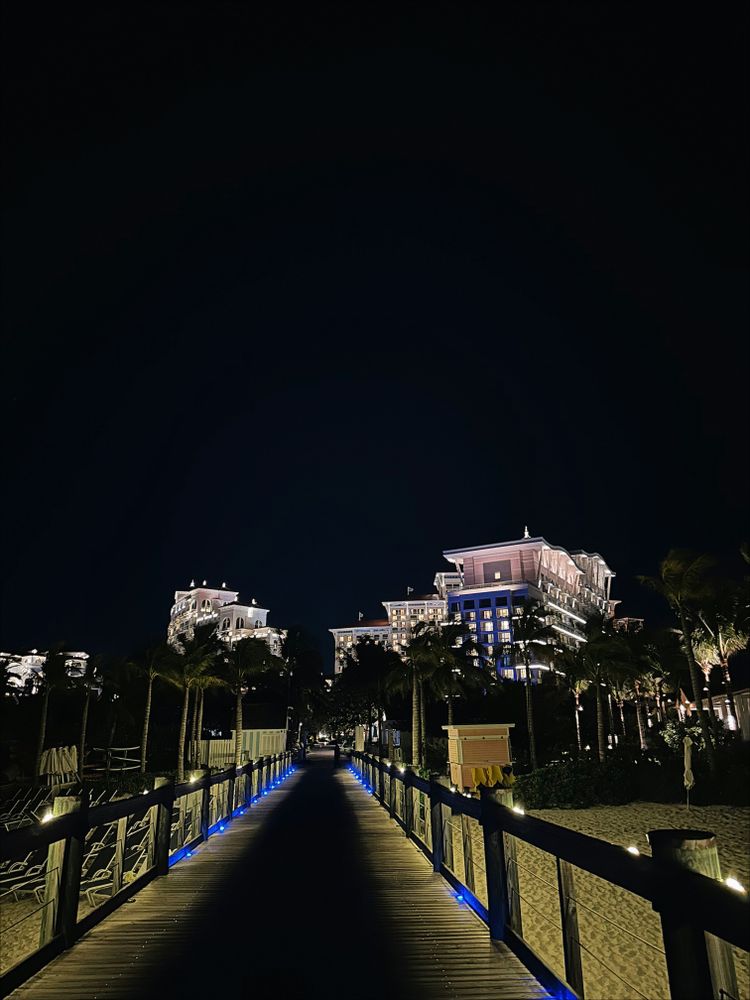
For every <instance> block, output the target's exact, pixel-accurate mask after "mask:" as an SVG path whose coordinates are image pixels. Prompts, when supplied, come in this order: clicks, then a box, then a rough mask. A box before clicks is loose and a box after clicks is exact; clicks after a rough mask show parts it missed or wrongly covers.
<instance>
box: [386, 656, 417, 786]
mask: <svg viewBox="0 0 750 1000" xmlns="http://www.w3.org/2000/svg"><path fill="white" fill-rule="evenodd" d="M413 646H414V640H413V639H412V642H411V643H409V646H408V647H407V649H406V655H405V657H404V659H403V660H402V659H401V658H400V657H399V658H398V661H396V660H394V661H393V665H392V666H391V669H390V670H389V671H388V674H387V675H386V681H385V690H386V692H387V693H390V694H397V695H407V696H408V695H411V761H410V763H411V766H412V767H414V768H418V767H420V766H421V762H422V756H421V739H420V718H419V681H420V667H419V655H418V647H416V646H415V647H414V649H413V651H412V647H413Z"/></svg>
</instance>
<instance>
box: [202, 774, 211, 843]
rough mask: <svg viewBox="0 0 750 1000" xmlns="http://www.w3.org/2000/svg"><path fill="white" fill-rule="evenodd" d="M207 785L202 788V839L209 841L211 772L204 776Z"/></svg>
mask: <svg viewBox="0 0 750 1000" xmlns="http://www.w3.org/2000/svg"><path fill="white" fill-rule="evenodd" d="M204 779H205V782H206V784H205V785H204V786H203V788H201V838H202V839H203V840H204V841H205V840H208V828H209V826H210V825H211V785H210V784H209V782H210V780H211V772H210V771H206V773H205V775H204Z"/></svg>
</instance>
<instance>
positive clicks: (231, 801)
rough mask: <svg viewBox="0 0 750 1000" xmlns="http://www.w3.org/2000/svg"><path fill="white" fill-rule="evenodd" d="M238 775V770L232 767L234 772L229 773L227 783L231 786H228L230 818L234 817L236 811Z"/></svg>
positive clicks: (228, 811)
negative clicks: (235, 783)
mask: <svg viewBox="0 0 750 1000" xmlns="http://www.w3.org/2000/svg"><path fill="white" fill-rule="evenodd" d="M236 776H237V771H236V770H235V769H234V768H233V769H232V773H231V774H230V775H229V778H228V779H227V784H228V785H229V788H227V818H228V819H231V818H232V813H233V812H234V782H235V778H236ZM219 819H221V816H220V817H219Z"/></svg>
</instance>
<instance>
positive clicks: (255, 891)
mask: <svg viewBox="0 0 750 1000" xmlns="http://www.w3.org/2000/svg"><path fill="white" fill-rule="evenodd" d="M302 770H303V773H302V774H301V775H300V777H299V779H298V781H297V782H296V783H295V785H294V787H293V788H291V789H290V792H289V795H288V797H287V798H286V799H285V800H284V801H283V802H281V803H279V805H278V806H277V807H276V808H275V809H274V811H273V812H272V813H271V814H270V816H269V817H268V819H267V821H266V822H265V823H264V825H263V828H262V829H261V830H260V831H259V833H258V835H257V836H256V837H255V838H254V839H253V841H252V844H251V845H250V847H249V848H248V850H247V852H246V853H245V854H243V855H242V857H241V858H240V859H239V860H238V861H237V862H236V864H235V870H236V875H235V876H234V878H233V884H234V887H235V888H234V892H232V893H231V894H223V895H222V896H221V897H220V899H221V902H220V903H216V902H213V903H210V904H209V905H204V906H203V907H202V909H201V910H200V918H201V919H200V924H201V926H202V927H204V928H205V933H204V934H203V935H202V936H201V939H200V941H195V940H186V941H185V943H184V947H183V946H179V947H178V948H177V950H175V951H174V952H172V954H170V955H169V957H168V958H166V960H165V963H164V965H163V966H162V967H161V968H162V973H161V975H160V978H159V982H158V983H156V984H155V986H154V990H153V993H152V994H151V995H152V996H154V997H156V996H161V997H169V996H177V995H181V996H190V997H197V996H201V997H205V998H212V997H216V996H219V995H220V996H226V997H238V998H239V997H252V998H258V1000H261V998H265V997H273V998H274V1000H283V998H285V997H305V998H308V1000H316V998H318V997H325V998H327V1000H337V998H344V997H354V998H357V1000H370V998H375V997H379V998H381V1000H382V998H388V1000H391V998H396V1000H399V998H400V997H402V996H404V995H405V993H404V991H402V990H401V989H400V987H399V982H398V980H399V977H398V967H399V965H400V958H401V956H400V955H399V954H398V947H397V942H394V941H393V940H392V935H391V936H390V938H389V928H388V927H385V926H383V925H382V924H381V923H380V922H379V921H378V919H377V916H376V915H375V914H374V912H373V910H372V908H371V907H370V906H369V905H368V898H369V897H370V896H371V891H370V887H369V885H368V876H367V872H366V870H365V867H364V865H363V863H362V861H361V859H360V854H359V852H358V840H359V838H360V836H361V834H360V833H359V832H358V830H357V827H356V823H355V818H354V815H353V812H352V810H351V807H350V805H349V804H348V802H347V799H346V796H345V793H344V791H343V789H342V786H341V785H340V784H339V782H337V781H335V780H334V779H333V773H332V772H333V763H332V754H330V753H326V752H324V753H317V754H312V755H311V756H310V757H309V758H308V761H307V763H306V764H304V765H302ZM224 896H226V898H224ZM178 991H179V994H178ZM409 995H410V997H412V998H414V992H413V990H412V991H410V994H409Z"/></svg>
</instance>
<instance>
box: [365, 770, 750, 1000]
mask: <svg viewBox="0 0 750 1000" xmlns="http://www.w3.org/2000/svg"><path fill="white" fill-rule="evenodd" d="M351 757H352V769H353V771H354V773H355V774H356V775H358V776H359V778H360V779H361V780H362V782H363V783H364V785H365V787H366V789H367V790H368V791H369V792H370V793H371V794H372V795H373V796H374V797H375V798H376V799H378V800H379V801H380V804H381V805H382V806H383V807H384V808H385V809H387V810H388V812H389V814H390V816H391V817H392V818H393V819H394V820H395V821H396V822H398V823H399V824H400V825H401V827H402V828H403V830H404V832H405V834H406V836H408V837H410V838H411V839H412V840H413V841H414V842H415V843H416V844H417V846H418V847H419V848H420V849H421V850H422V851H423V852H424V854H425V855H426V856H427V857H428V858H429V859H430V860H431V861H432V865H433V869H434V870H435V871H436V872H440V873H441V874H442V875H443V876H444V877H445V878H446V879H447V881H448V882H449V883H450V884H451V885H452V886H453V887H454V888H455V889H456V891H457V894H458V896H459V899H460V900H461V901H462V902H465V903H466V904H468V905H470V906H471V907H472V908H473V909H474V910H475V912H476V913H477V914H478V915H479V917H481V919H482V920H483V921H484V922H485V923H486V924H487V925H488V928H489V932H490V935H491V937H492V938H493V939H494V940H498V941H504V942H505V943H506V944H507V945H508V946H509V947H510V948H511V950H512V951H513V952H515V954H516V955H517V956H518V957H519V958H520V959H521V960H522V961H523V962H524V964H525V965H526V966H527V967H528V968H529V969H530V971H531V972H533V974H534V975H535V976H536V977H537V978H538V979H539V981H540V982H541V983H542V984H543V985H544V986H545V988H546V989H548V990H549V991H550V992H551V993H553V994H554V995H555V996H564V997H568V998H572V1000H584V998H585V995H586V985H585V983H584V965H585V962H584V960H583V958H584V957H586V958H587V959H588V960H589V961H590V958H589V956H586V955H585V950H586V949H585V945H583V944H582V942H581V933H580V930H579V908H583V907H585V906H586V905H587V901H586V899H585V898H584V893H583V892H582V891H579V892H577V891H576V878H578V879H579V880H581V881H582V880H583V878H584V877H588V875H590V876H593V877H595V878H596V879H602V880H605V881H606V882H608V883H610V884H611V886H613V887H620V889H625V890H627V892H628V893H633V894H635V896H637V897H641V899H643V900H647V901H648V902H649V903H650V904H651V908H652V909H653V910H654V911H656V914H658V918H659V921H660V930H661V937H662V944H663V949H662V948H659V949H655V950H658V951H660V952H661V954H662V955H663V960H664V961H665V963H666V973H665V975H666V979H667V981H668V987H667V988H668V990H669V992H670V993H671V997H672V998H673V1000H706V998H712V997H715V998H717V1000H732V998H734V1000H737V998H738V997H739V992H738V988H737V981H736V978H735V972H734V964H733V961H732V950H731V947H730V946H734V947H735V948H736V949H741V951H742V953H743V954H742V955H741V958H742V959H743V960H744V961H745V962H747V958H748V956H747V952H748V950H750V902H748V899H747V897H746V896H745V895H742V894H740V893H737V892H735V891H734V890H733V889H731V888H729V887H727V886H726V885H724V884H723V883H722V882H720V881H718V880H715V879H711V878H707V877H706V876H705V875H700V874H698V873H696V872H692V871H688V870H686V869H682V868H674V867H670V866H669V865H665V864H660V863H658V862H657V861H656V860H655V859H654V858H651V857H647V856H645V855H639V854H638V853H637V852H635V853H634V854H631V853H628V851H627V850H625V849H623V848H621V847H618V846H617V845H615V844H610V843H607V842H606V841H602V840H597V839H595V838H593V837H589V836H586V835H585V834H582V833H577V832H576V831H574V830H570V829H567V828H565V827H560V826H557V825H555V824H553V823H548V822H546V821H545V820H542V819H539V818H537V817H533V816H527V815H525V814H524V813H523V810H522V809H520V808H518V807H516V808H509V807H507V806H505V805H501V804H500V803H499V802H498V800H497V798H496V797H495V794H494V793H492V792H489V791H488V790H487V789H482V794H481V796H480V797H479V798H476V797H474V796H468V795H465V794H462V793H459V792H453V791H451V790H449V789H448V788H446V787H445V786H444V785H442V784H440V783H438V782H436V781H433V780H427V779H425V778H422V777H420V776H419V775H417V774H415V773H414V772H413V771H412V770H410V769H409V768H407V767H405V766H403V765H396V764H394V763H393V762H390V761H386V760H382V759H380V758H377V757H374V756H372V755H369V754H365V753H361V752H359V751H353V752H352V754H351ZM470 825H472V826H473V827H474V832H476V833H478V834H479V837H478V840H479V848H478V849H477V845H476V842H475V841H476V839H477V838H475V837H473V836H472V831H471V830H470V829H469V826H470ZM522 848H528V849H529V850H538V851H541V852H544V857H545V858H546V859H547V860H548V861H549V863H550V864H549V868H548V871H549V875H548V876H547V880H548V882H549V890H548V891H550V892H551V893H553V894H554V895H555V896H556V897H557V902H556V906H555V908H556V909H557V924H556V926H557V927H558V928H559V934H560V940H559V942H558V945H559V953H560V956H561V958H560V962H559V964H558V968H557V969H556V968H553V964H555V963H553V962H552V961H551V960H550V959H549V957H548V956H549V954H550V953H551V952H549V951H545V953H544V954H540V949H539V945H538V943H537V942H541V941H542V937H541V936H539V937H538V938H537V939H536V940H535V942H534V946H532V945H531V944H530V942H529V940H528V939H527V936H526V935H525V934H524V922H523V917H522V899H523V894H522V892H521V890H520V888H519V877H520V875H521V874H522V870H523V865H522V864H521V863H520V862H519V861H518V856H519V855H518V852H519V850H521V849H522ZM477 855H479V856H477ZM576 873H577V874H576ZM584 873H588V875H584ZM478 876H479V877H480V878H481V884H482V892H479V891H478V887H477V877H478ZM591 881H593V880H591ZM480 896H484V900H482V899H480V898H479V897H480ZM589 902H590V901H589ZM646 909H648V908H646ZM594 912H595V911H594ZM600 916H601V918H602V919H603V920H608V919H611V922H612V924H613V926H614V927H616V928H619V929H620V930H621V927H620V926H619V925H618V923H617V916H618V915H617V914H616V913H615V914H603V915H602V914H600ZM627 933H631V932H630V931H628V932H627ZM633 936H636V935H633ZM547 937H549V935H548V934H547ZM717 939H718V941H717ZM643 945H644V946H646V947H648V948H653V944H651V943H649V942H647V941H644V942H643ZM609 947H610V949H611V950H616V948H617V944H616V943H615V942H614V938H613V941H612V943H611V944H610V946H609ZM582 949H583V950H584V956H582ZM615 975H617V974H616V973H615ZM631 975H632V976H633V977H635V978H637V975H638V970H637V969H635V971H634V972H632V973H631ZM617 978H621V979H622V980H623V983H624V984H625V985H626V986H628V992H627V993H626V994H625V995H627V996H642V997H644V996H645V997H648V996H654V995H655V994H654V993H649V992H648V987H647V985H646V984H644V983H640V984H639V983H637V982H636V983H633V982H632V981H631V982H627V981H626V980H625V979H624V978H623V977H622V975H619V976H618V977H617ZM591 992H592V995H597V996H602V995H605V994H602V993H601V992H598V991H594V990H592V991H591ZM606 995H614V994H613V993H607V994H606ZM660 995H662V996H663V995H664V994H663V993H662V994H660Z"/></svg>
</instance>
